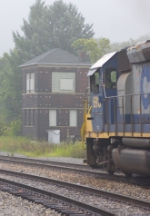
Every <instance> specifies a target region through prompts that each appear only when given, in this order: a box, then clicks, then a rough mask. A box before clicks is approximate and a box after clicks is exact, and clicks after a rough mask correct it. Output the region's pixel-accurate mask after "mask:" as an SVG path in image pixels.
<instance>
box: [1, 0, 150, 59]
mask: <svg viewBox="0 0 150 216" xmlns="http://www.w3.org/2000/svg"><path fill="white" fill-rule="evenodd" d="M45 2H46V4H47V5H50V4H53V2H54V0H46V1H45ZM64 2H65V3H69V2H71V3H73V4H74V5H76V6H77V8H78V11H79V12H81V14H82V15H83V16H84V17H85V23H88V24H92V23H93V29H94V32H95V37H96V38H99V37H107V38H109V39H110V41H111V42H122V41H127V40H129V39H130V38H132V39H137V38H138V37H140V36H143V35H147V34H150V32H149V20H150V13H149V8H150V1H149V0H105V1H104V0H64ZM34 3H35V0H13V1H12V0H5V1H2V0H1V2H0V20H1V21H0V26H1V37H0V44H1V49H0V55H2V54H3V53H4V52H8V51H9V50H10V49H13V47H14V43H13V38H12V31H18V32H19V33H22V32H21V28H20V27H21V25H22V23H23V22H22V21H23V19H26V20H27V19H28V15H29V11H30V6H31V5H32V4H34Z"/></svg>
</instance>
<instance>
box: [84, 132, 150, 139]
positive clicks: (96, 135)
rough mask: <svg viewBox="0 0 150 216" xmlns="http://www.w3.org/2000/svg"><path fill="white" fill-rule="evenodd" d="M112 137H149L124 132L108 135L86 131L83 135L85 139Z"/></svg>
mask: <svg viewBox="0 0 150 216" xmlns="http://www.w3.org/2000/svg"><path fill="white" fill-rule="evenodd" d="M114 136H119V137H150V134H149V133H142V134H141V133H137V132H136V133H129V132H125V133H121V132H118V133H114V132H110V133H106V132H105V133H103V132H101V133H99V132H92V131H86V133H85V137H86V138H105V139H106V138H109V137H114Z"/></svg>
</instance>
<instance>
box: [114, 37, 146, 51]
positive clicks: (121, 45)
mask: <svg viewBox="0 0 150 216" xmlns="http://www.w3.org/2000/svg"><path fill="white" fill-rule="evenodd" d="M149 38H150V35H144V36H141V37H139V38H137V39H132V38H130V40H128V41H123V42H120V43H117V42H116V43H112V44H111V46H110V50H111V51H119V50H121V49H125V48H127V47H129V46H133V45H134V44H136V43H138V42H141V41H146V40H149Z"/></svg>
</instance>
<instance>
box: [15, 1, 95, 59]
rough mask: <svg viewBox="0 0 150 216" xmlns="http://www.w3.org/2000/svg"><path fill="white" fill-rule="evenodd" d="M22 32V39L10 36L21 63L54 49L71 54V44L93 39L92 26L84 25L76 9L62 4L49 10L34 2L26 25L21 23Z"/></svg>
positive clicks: (60, 2)
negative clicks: (82, 39) (83, 39)
mask: <svg viewBox="0 0 150 216" xmlns="http://www.w3.org/2000/svg"><path fill="white" fill-rule="evenodd" d="M21 29H22V31H23V36H21V35H20V34H19V33H18V32H13V38H14V42H15V45H16V48H17V50H18V51H19V53H20V55H21V58H22V59H23V61H24V62H25V61H27V60H30V59H32V58H33V57H35V56H38V55H40V54H42V53H44V52H46V51H47V50H50V49H53V48H61V49H64V50H67V51H72V47H71V44H72V43H73V41H75V40H77V39H78V38H91V37H93V35H94V32H93V30H92V25H89V24H85V19H84V17H83V16H82V15H81V13H79V12H78V10H77V7H76V6H75V5H73V4H71V3H70V4H65V3H63V1H62V0H58V1H56V2H54V4H53V5H50V6H45V3H44V2H43V1H42V0H36V3H35V4H34V5H32V6H31V7H30V14H29V17H28V21H26V20H23V25H22V27H21Z"/></svg>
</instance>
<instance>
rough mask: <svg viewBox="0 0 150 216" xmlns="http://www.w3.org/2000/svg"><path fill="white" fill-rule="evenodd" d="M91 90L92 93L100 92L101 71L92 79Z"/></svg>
mask: <svg viewBox="0 0 150 216" xmlns="http://www.w3.org/2000/svg"><path fill="white" fill-rule="evenodd" d="M90 89H91V92H99V71H97V72H95V73H94V74H93V75H92V76H91V77H90Z"/></svg>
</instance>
